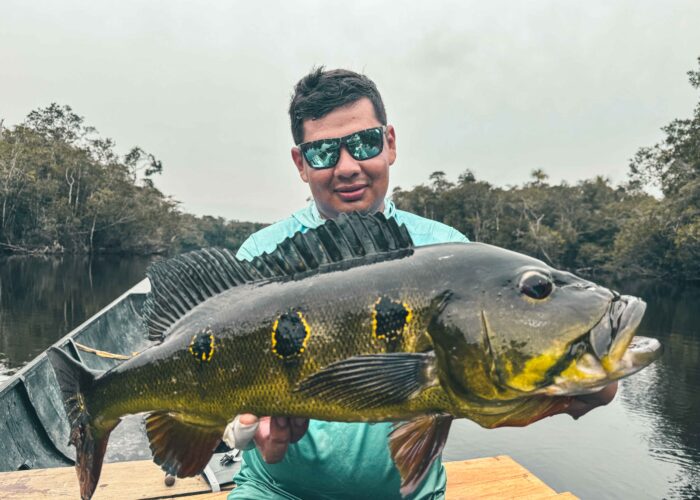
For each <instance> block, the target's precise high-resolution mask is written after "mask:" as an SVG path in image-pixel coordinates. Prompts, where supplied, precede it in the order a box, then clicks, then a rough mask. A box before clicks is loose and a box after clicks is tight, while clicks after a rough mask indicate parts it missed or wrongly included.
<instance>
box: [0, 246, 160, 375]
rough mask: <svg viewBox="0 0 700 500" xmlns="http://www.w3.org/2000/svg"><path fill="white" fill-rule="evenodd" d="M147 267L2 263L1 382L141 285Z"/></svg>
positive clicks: (43, 260) (142, 263)
mask: <svg viewBox="0 0 700 500" xmlns="http://www.w3.org/2000/svg"><path fill="white" fill-rule="evenodd" d="M148 262H149V259H148V258H143V257H141V258H138V257H136V258H135V257H129V258H124V257H115V256H108V257H96V258H93V259H90V258H88V257H84V256H83V257H78V256H61V257H9V258H4V259H2V260H0V377H2V376H7V375H9V374H11V373H13V372H15V371H16V370H17V369H18V368H20V367H21V366H23V365H24V364H26V363H27V362H28V361H30V360H31V359H33V358H34V357H35V356H36V355H38V354H39V353H41V352H42V351H43V350H44V349H46V348H47V347H48V346H49V345H51V344H52V343H54V342H55V341H56V340H58V339H60V338H61V337H62V336H63V335H65V334H66V333H67V332H69V331H70V330H71V329H72V328H74V327H75V326H77V325H79V324H80V323H82V322H83V321H85V320H86V319H87V318H89V317H90V316H91V315H93V314H94V313H96V312H97V311H99V310H100V309H101V308H102V307H104V306H105V305H107V304H109V303H110V302H111V301H113V300H114V299H115V298H116V297H117V296H118V295H119V294H120V293H122V292H124V291H125V290H127V289H128V288H129V287H131V286H132V285H134V284H135V283H137V282H138V281H140V280H141V279H143V277H144V272H145V269H146V267H147V265H148Z"/></svg>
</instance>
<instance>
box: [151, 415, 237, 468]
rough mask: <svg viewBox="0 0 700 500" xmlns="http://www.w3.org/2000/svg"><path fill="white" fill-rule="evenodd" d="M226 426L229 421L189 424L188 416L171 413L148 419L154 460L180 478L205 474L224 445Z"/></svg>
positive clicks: (193, 422)
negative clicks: (220, 446) (222, 440)
mask: <svg viewBox="0 0 700 500" xmlns="http://www.w3.org/2000/svg"><path fill="white" fill-rule="evenodd" d="M225 427H226V423H225V422H222V423H214V422H202V421H196V422H195V421H188V420H187V419H186V417H185V416H184V415H182V414H180V413H175V412H168V411H159V412H154V413H151V414H150V415H148V416H147V417H146V435H147V436H148V440H149V442H150V444H151V451H152V452H153V461H154V462H155V463H156V464H158V465H160V467H161V468H162V469H163V470H164V471H165V472H166V473H168V474H170V475H172V476H177V477H190V476H194V475H196V474H198V473H200V472H202V470H203V469H204V467H206V465H207V463H209V460H210V459H211V456H212V455H213V454H214V450H215V449H216V447H217V446H218V445H219V443H220V442H221V437H222V436H223V433H224V429H225Z"/></svg>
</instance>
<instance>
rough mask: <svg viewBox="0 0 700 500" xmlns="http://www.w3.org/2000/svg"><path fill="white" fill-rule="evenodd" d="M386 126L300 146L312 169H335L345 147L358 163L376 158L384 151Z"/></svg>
mask: <svg viewBox="0 0 700 500" xmlns="http://www.w3.org/2000/svg"><path fill="white" fill-rule="evenodd" d="M385 131H386V126H385V125H383V126H381V127H373V128H368V129H367V130H360V131H359V132H353V133H352V134H350V135H346V136H345V137H338V138H335V139H320V140H318V141H311V142H304V143H302V144H299V145H298V148H299V150H300V151H301V154H302V155H304V158H305V159H306V162H307V163H308V164H309V166H310V167H311V168H316V169H323V168H333V167H335V166H336V164H337V163H338V160H339V159H340V148H342V147H343V145H344V146H345V149H347V150H348V153H350V156H352V157H353V158H354V159H356V160H358V161H362V160H369V159H370V158H374V157H375V156H377V155H378V154H379V153H381V152H382V149H384V133H385Z"/></svg>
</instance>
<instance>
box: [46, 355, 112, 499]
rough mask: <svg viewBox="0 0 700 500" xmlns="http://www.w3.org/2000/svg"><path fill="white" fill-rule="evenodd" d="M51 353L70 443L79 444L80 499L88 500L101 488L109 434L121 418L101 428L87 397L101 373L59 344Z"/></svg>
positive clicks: (77, 445) (77, 452) (77, 446)
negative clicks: (68, 429)
mask: <svg viewBox="0 0 700 500" xmlns="http://www.w3.org/2000/svg"><path fill="white" fill-rule="evenodd" d="M47 356H48V358H49V361H50V362H51V365H52V366H53V370H54V373H55V374H56V379H57V380H58V385H59V387H60V390H61V396H62V399H63V405H64V406H65V409H66V415H67V416H68V422H69V424H70V427H71V429H70V444H72V445H73V446H75V455H76V457H75V470H76V472H77V474H78V481H79V483H80V498H81V499H82V500H87V499H89V498H91V497H92V494H93V493H94V491H95V488H96V487H97V481H98V480H99V478H100V472H101V471H102V461H103V459H104V455H105V450H106V449H107V441H108V440H109V434H110V433H111V432H112V429H114V427H116V425H117V423H119V421H116V422H114V423H113V425H112V424H110V425H108V426H106V427H104V426H103V427H98V426H97V425H95V421H94V415H92V414H91V413H90V410H89V408H88V407H87V402H86V400H87V398H86V397H85V396H86V394H89V393H90V392H91V390H92V387H93V385H94V383H95V380H96V378H97V377H98V376H99V375H100V373H99V372H95V371H92V370H89V369H88V368H86V367H85V366H83V365H82V364H80V363H79V362H78V361H76V360H75V359H73V358H72V357H71V356H69V355H68V354H66V353H65V352H64V351H63V350H61V349H58V348H56V347H52V348H51V349H49V350H48V351H47Z"/></svg>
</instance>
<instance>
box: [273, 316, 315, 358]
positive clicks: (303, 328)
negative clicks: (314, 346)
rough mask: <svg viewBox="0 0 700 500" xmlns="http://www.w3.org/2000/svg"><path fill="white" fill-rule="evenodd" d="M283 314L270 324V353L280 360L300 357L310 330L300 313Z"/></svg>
mask: <svg viewBox="0 0 700 500" xmlns="http://www.w3.org/2000/svg"><path fill="white" fill-rule="evenodd" d="M293 314H294V315H295V316H293V315H292V314H290V313H284V314H282V315H280V317H279V318H277V319H276V320H275V322H274V323H273V324H272V352H273V353H275V354H276V355H277V357H279V358H281V359H289V358H294V357H297V356H300V355H301V354H302V353H303V352H304V351H305V350H306V346H307V344H308V342H309V337H310V336H311V328H309V324H308V323H307V322H306V318H304V315H303V314H302V313H301V312H300V311H295V312H294V313H293Z"/></svg>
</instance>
